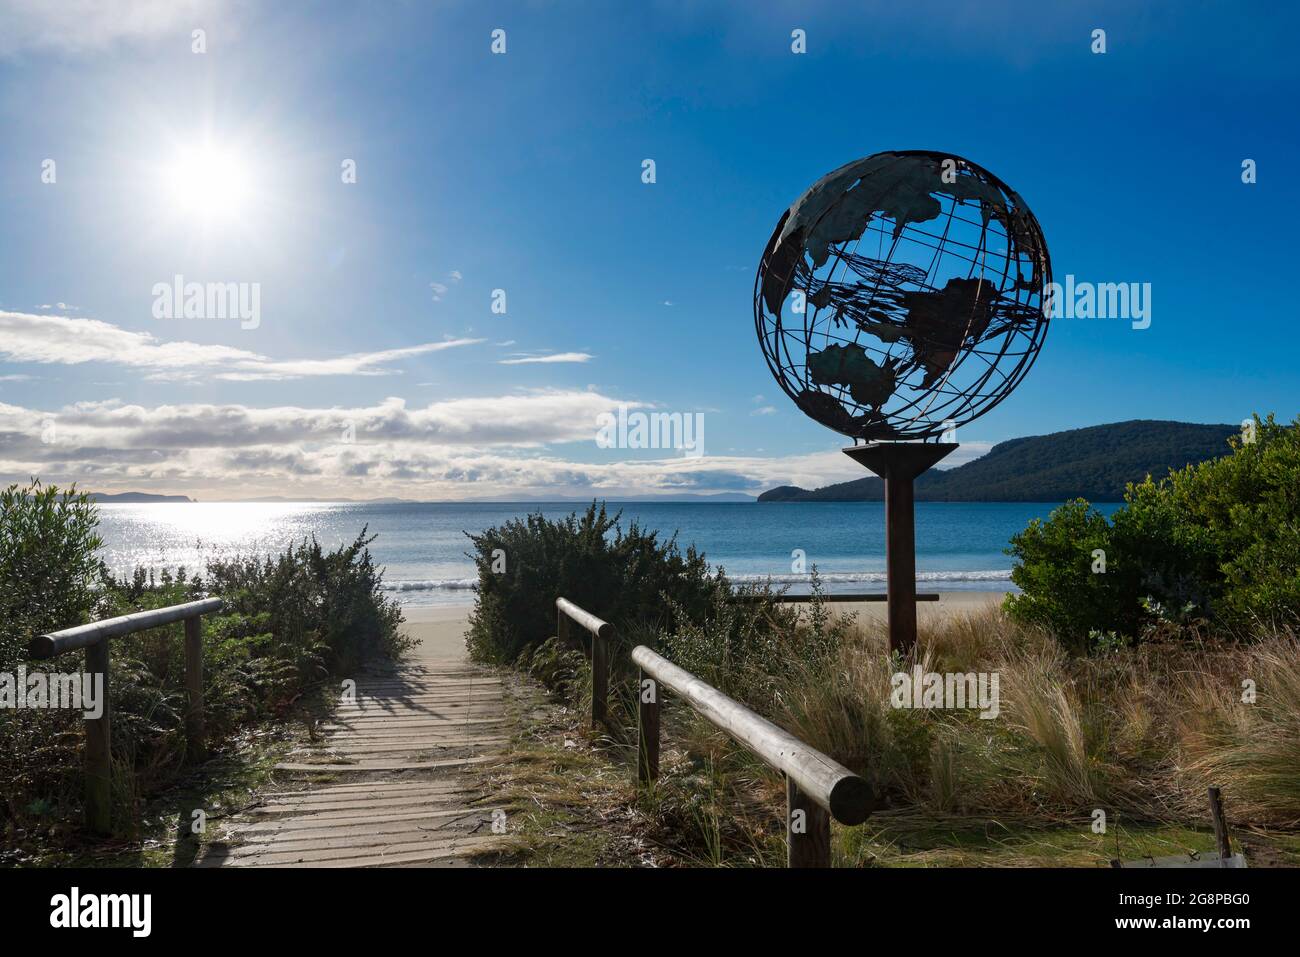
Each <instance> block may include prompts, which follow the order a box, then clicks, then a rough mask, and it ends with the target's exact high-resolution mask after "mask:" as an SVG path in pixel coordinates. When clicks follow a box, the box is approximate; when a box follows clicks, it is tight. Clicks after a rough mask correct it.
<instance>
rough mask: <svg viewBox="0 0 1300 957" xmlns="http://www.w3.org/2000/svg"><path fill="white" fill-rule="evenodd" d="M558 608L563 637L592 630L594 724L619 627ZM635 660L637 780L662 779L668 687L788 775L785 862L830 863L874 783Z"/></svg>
mask: <svg viewBox="0 0 1300 957" xmlns="http://www.w3.org/2000/svg"><path fill="white" fill-rule="evenodd" d="M555 607H556V608H557V609H558V620H557V630H558V631H559V637H560V638H561V640H567V638H568V621H569V620H570V619H571V620H573V621H576V622H578V623H579V624H580V625H582V626H583V627H584V628H586V629H587V631H589V632H590V633H591V636H592V641H591V648H592V701H591V718H592V723H593V724H595V723H596V722H597V720H599V721H601V722H605V721H606V714H607V711H606V703H607V697H608V688H609V684H608V681H609V674H608V667H609V666H608V648H607V639H608V638H609V636H611V635H612V634H613V626H612V625H610V624H609V623H608V622H604V621H601V620H600V619H599V618H597V617H596V616H595V615H593V614H591V613H590V612H588V611H585V610H584V609H582V608H579V607H578V606H577V605H575V604H574V603H573V602H571V601H569V600H568V599H565V598H557V599H556V601H555ZM597 649H599V650H597ZM632 661H633V662H635V663H636V665H637V668H638V669H639V673H638V681H637V689H636V690H637V702H638V706H637V780H638V781H639V782H640V783H641V784H643V785H649V784H651V783H652V782H653V781H655V780H656V779H657V778H658V777H659V743H660V720H659V719H660V709H661V708H662V706H663V700H662V698H663V696H662V694H661V689H662V688H667V689H669V690H670V691H673V692H675V693H676V694H678V695H680V696H681V697H682V698H683V699H684V700H685V701H686V702H687V704H689V705H690V706H691V707H692V708H694V709H695V710H696V711H697V712H698V713H699V714H701V715H702V716H703V717H705V718H707V719H708V720H709V721H711V722H712V723H713V724H714V725H716V726H717V727H719V728H721V729H722V730H723V731H726V732H727V733H728V734H729V735H731V737H732V738H734V739H735V740H736V741H737V742H738V743H739V744H741V745H742V746H744V747H746V748H748V749H749V750H750V751H752V752H753V753H754V754H756V755H757V756H758V757H760V758H762V759H763V760H764V761H765V762H767V764H768V765H770V766H771V767H773V768H775V769H776V770H778V771H780V772H781V773H782V774H783V775H784V776H785V795H786V848H787V850H786V862H787V864H788V865H789V866H790V867H830V865H831V818H832V817H834V818H835V820H837V821H839V822H840V823H841V824H848V825H853V824H861V823H862V822H863V821H865V820H866V819H867V817H868V816H870V814H871V811H872V808H873V807H874V806H875V796H874V794H873V793H872V791H871V787H870V785H868V784H867V782H866V781H864V780H863V779H862V778H860V777H858V776H857V775H856V774H854V773H853V772H852V771H850V770H849V769H848V768H846V767H844V766H843V765H842V764H840V763H839V762H837V761H835V760H834V759H833V758H830V757H828V756H827V755H825V754H822V753H821V752H820V751H818V750H816V749H815V748H812V747H810V746H808V745H806V744H804V743H803V742H802V741H800V740H799V739H798V738H796V737H795V736H794V735H792V734H790V733H789V732H788V731H786V730H785V729H783V728H781V727H778V726H777V725H775V724H773V723H772V722H771V721H768V720H767V719H766V718H763V717H761V716H759V715H757V714H755V713H754V712H753V711H751V710H750V709H749V708H746V707H745V706H744V705H743V704H741V703H740V702H739V701H736V700H734V699H732V698H728V697H727V696H726V695H724V694H723V693H722V692H721V691H719V690H718V689H717V688H714V687H712V686H711V685H709V684H706V683H705V682H704V681H702V680H700V679H699V678H697V677H695V675H693V674H691V673H690V672H689V671H685V670H683V669H681V668H679V667H677V666H676V665H675V664H673V663H672V662H671V661H669V660H668V659H667V658H664V657H663V656H662V655H659V654H656V653H655V652H654V651H651V650H650V649H649V648H647V647H646V646H645V645H637V646H636V648H634V649H633V650H632ZM598 664H599V671H598V670H597V666H598ZM597 688H599V689H600V690H599V694H597V690H596V689H597ZM598 709H599V710H598ZM598 714H599V719H598V718H597V715H598Z"/></svg>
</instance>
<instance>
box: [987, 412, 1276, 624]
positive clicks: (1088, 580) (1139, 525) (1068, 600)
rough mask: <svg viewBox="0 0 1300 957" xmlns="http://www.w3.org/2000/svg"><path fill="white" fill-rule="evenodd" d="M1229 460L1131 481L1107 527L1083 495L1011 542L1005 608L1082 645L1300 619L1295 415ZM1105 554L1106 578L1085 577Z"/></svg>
mask: <svg viewBox="0 0 1300 957" xmlns="http://www.w3.org/2000/svg"><path fill="white" fill-rule="evenodd" d="M1254 431H1255V439H1254V441H1252V442H1243V441H1241V440H1239V439H1231V440H1230V441H1229V446H1230V454H1228V455H1225V456H1223V457H1222V458H1218V459H1212V460H1209V461H1206V462H1202V463H1200V464H1198V465H1192V466H1188V467H1187V468H1185V469H1182V470H1179V471H1176V472H1173V473H1171V474H1170V475H1169V476H1168V477H1167V478H1165V479H1162V480H1161V481H1159V482H1153V481H1152V480H1151V478H1150V477H1148V478H1147V480H1146V481H1145V482H1143V483H1141V484H1137V485H1130V486H1129V487H1128V490H1127V492H1126V494H1125V502H1124V504H1123V505H1122V506H1121V507H1120V508H1119V509H1117V510H1116V511H1115V513H1114V514H1113V515H1112V516H1111V517H1110V520H1109V521H1107V519H1106V518H1105V517H1104V516H1102V515H1101V514H1100V513H1098V512H1096V511H1095V510H1093V509H1091V508H1089V506H1088V504H1087V503H1086V502H1084V501H1082V500H1076V501H1074V502H1068V503H1066V504H1065V505H1063V506H1062V507H1060V508H1058V509H1057V510H1056V511H1054V512H1053V513H1052V514H1051V516H1050V517H1049V518H1048V519H1047V521H1045V522H1044V521H1037V520H1036V521H1034V522H1031V523H1030V525H1029V527H1028V528H1026V529H1025V530H1024V531H1023V532H1021V533H1020V534H1018V535H1016V536H1014V537H1013V538H1012V541H1011V548H1010V549H1009V553H1010V554H1012V555H1014V556H1015V558H1016V559H1017V564H1016V567H1015V568H1014V569H1013V571H1012V575H1011V578H1012V581H1013V582H1015V584H1016V585H1018V586H1019V587H1020V589H1021V590H1022V594H1020V595H1013V596H1009V597H1008V599H1007V607H1008V609H1009V610H1010V611H1011V613H1012V614H1013V615H1015V616H1016V617H1017V618H1019V619H1020V620H1022V621H1028V622H1036V623H1039V624H1043V625H1046V626H1047V627H1049V628H1051V629H1052V630H1053V631H1054V632H1055V633H1056V634H1057V635H1058V636H1059V637H1060V638H1061V639H1062V640H1063V641H1065V642H1066V643H1067V644H1070V645H1073V646H1076V647H1079V648H1086V647H1087V646H1088V644H1089V643H1090V641H1091V639H1090V637H1089V636H1090V635H1093V634H1105V633H1108V632H1118V633H1119V634H1121V635H1125V636H1129V637H1134V638H1137V637H1141V636H1142V635H1143V634H1144V633H1145V632H1147V631H1148V630H1149V629H1151V628H1152V627H1153V626H1155V625H1157V624H1158V623H1159V622H1160V621H1161V620H1171V621H1174V622H1186V621H1189V620H1198V619H1204V620H1207V621H1211V622H1213V623H1215V624H1216V625H1218V626H1221V627H1222V628H1224V629H1226V630H1228V631H1231V632H1235V633H1238V634H1244V633H1246V632H1248V631H1251V630H1254V629H1257V628H1259V627H1261V626H1274V625H1282V624H1288V623H1294V622H1295V620H1296V619H1297V617H1300V419H1297V421H1296V422H1295V423H1293V424H1291V425H1289V426H1284V425H1278V424H1277V423H1276V422H1275V421H1274V420H1273V417H1272V416H1269V417H1268V418H1267V419H1264V420H1261V419H1259V418H1258V417H1256V418H1255V420H1254ZM1094 549H1101V550H1102V551H1104V552H1105V563H1106V565H1105V573H1104V574H1097V573H1094V572H1093V570H1092V565H1093V560H1094V559H1093V550H1094Z"/></svg>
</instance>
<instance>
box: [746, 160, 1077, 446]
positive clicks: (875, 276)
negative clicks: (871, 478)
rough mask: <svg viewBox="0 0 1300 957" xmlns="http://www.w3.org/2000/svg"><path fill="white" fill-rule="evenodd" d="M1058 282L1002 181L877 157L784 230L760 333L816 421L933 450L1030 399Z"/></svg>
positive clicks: (957, 165)
mask: <svg viewBox="0 0 1300 957" xmlns="http://www.w3.org/2000/svg"><path fill="white" fill-rule="evenodd" d="M873 252H874V255H872V253H873ZM1051 281H1052V267H1051V260H1050V258H1049V256H1048V252H1047V243H1046V241H1045V240H1044V239H1043V233H1042V230H1041V228H1040V227H1039V225H1038V221H1037V220H1036V219H1035V218H1034V214H1033V213H1032V212H1030V210H1029V207H1028V206H1027V205H1026V204H1025V202H1024V200H1022V199H1021V198H1020V196H1019V195H1018V194H1017V193H1015V192H1014V191H1013V190H1011V189H1010V188H1009V187H1008V186H1007V185H1006V184H1005V183H1003V182H1002V181H1001V180H1000V179H998V178H997V177H996V176H994V175H993V174H992V173H990V172H988V171H987V170H985V169H983V168H982V167H980V166H977V165H976V164H975V163H972V162H970V161H969V160H965V159H962V158H961V157H958V156H953V155H951V154H947V153H935V152H929V151H924V150H907V151H898V152H886V153H876V154H874V155H872V156H868V157H866V158H865V159H860V160H856V161H854V162H852V163H848V164H846V165H845V166H842V167H840V168H839V169H837V170H835V171H834V172H832V173H828V174H827V175H826V176H823V177H822V178H821V179H820V180H818V181H817V182H816V183H814V184H813V185H812V186H810V187H809V188H808V189H807V191H805V192H804V194H803V195H802V196H800V197H799V198H798V199H797V200H795V202H794V203H793V205H791V206H790V208H789V209H788V210H787V211H786V213H785V215H784V216H782V217H781V220H780V222H778V223H777V225H776V229H775V231H774V232H773V233H772V238H771V239H770V240H769V241H768V244H767V249H766V250H765V251H764V253H763V258H762V260H761V262H760V263H759V267H758V275H757V276H756V277H755V282H754V320H755V327H756V330H757V332H758V339H759V344H760V346H761V347H762V350H763V356H764V358H765V359H766V360H767V364H768V367H769V368H770V369H771V371H772V375H773V376H774V377H775V378H776V380H777V382H778V383H780V385H781V388H782V389H783V390H784V391H785V393H786V394H787V395H789V396H790V397H791V398H792V399H793V400H794V401H795V404H796V405H798V406H799V408H800V409H801V410H802V411H803V412H804V413H805V414H806V415H808V416H810V417H811V418H813V419H815V420H817V421H818V422H820V423H821V424H823V425H825V426H827V427H829V428H831V429H834V430H835V431H837V432H840V433H842V434H844V435H846V436H849V437H851V438H853V439H854V440H855V441H857V440H894V441H899V440H917V439H922V440H923V439H930V438H934V437H936V436H938V435H940V434H941V433H943V432H946V431H948V430H949V429H952V428H955V427H957V426H960V425H963V424H965V423H967V422H970V421H972V420H973V419H975V418H977V417H978V416H981V415H983V414H984V413H985V412H988V411H989V410H990V409H992V408H993V407H994V406H996V405H997V404H998V403H999V402H1001V401H1002V400H1003V399H1005V398H1006V397H1007V395H1009V394H1010V393H1011V391H1012V390H1013V389H1014V388H1015V387H1016V386H1017V385H1019V383H1020V381H1021V380H1022V379H1023V378H1024V376H1025V373H1027V372H1028V371H1029V368H1030V366H1031V365H1033V362H1034V359H1035V358H1036V357H1037V355H1038V350H1039V348H1040V347H1041V345H1042V342H1043V338H1044V337H1045V336H1046V334H1047V324H1048V315H1047V312H1048V306H1049V303H1048V302H1047V289H1048V288H1049V284H1050V283H1051ZM800 298H802V299H803V307H804V308H803V311H802V312H799V311H798V306H799V299H800Z"/></svg>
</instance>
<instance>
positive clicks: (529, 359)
mask: <svg viewBox="0 0 1300 957" xmlns="http://www.w3.org/2000/svg"><path fill="white" fill-rule="evenodd" d="M594 358H596V357H595V356H593V355H592V354H591V353H589V352H555V353H551V354H550V355H545V356H520V357H518V358H515V359H500V360H498V361H499V362H500V364H501V365H503V366H523V365H531V364H533V363H538V362H543V363H550V362H590V361H591V360H592V359H594Z"/></svg>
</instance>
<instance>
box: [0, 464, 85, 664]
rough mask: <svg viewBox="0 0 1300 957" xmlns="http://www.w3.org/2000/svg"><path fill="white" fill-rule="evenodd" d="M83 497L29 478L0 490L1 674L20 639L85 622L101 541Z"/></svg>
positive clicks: (19, 649)
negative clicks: (24, 483) (26, 480)
mask: <svg viewBox="0 0 1300 957" xmlns="http://www.w3.org/2000/svg"><path fill="white" fill-rule="evenodd" d="M98 526H99V518H98V516H97V514H96V511H95V506H94V504H93V503H92V502H91V501H90V499H89V497H88V496H86V495H84V494H78V492H77V491H76V489H75V488H70V489H66V490H60V489H58V488H57V487H55V486H52V485H42V484H41V483H40V482H38V481H35V480H33V481H32V483H31V484H30V485H28V486H26V487H24V486H20V485H10V486H9V487H8V488H6V489H5V490H4V491H3V492H0V670H5V671H11V670H12V669H13V665H14V664H15V662H17V661H18V660H19V659H20V658H22V657H25V655H26V648H27V642H28V641H30V640H31V638H32V636H33V635H38V634H41V633H43V632H46V631H50V630H52V629H56V628H66V627H69V626H71V625H78V624H81V623H82V622H84V621H86V620H88V617H89V615H90V612H91V609H92V608H93V607H94V604H95V597H96V594H95V589H96V585H97V584H98V583H99V580H100V561H99V559H98V557H97V556H96V554H95V553H96V551H97V550H98V549H99V547H100V545H101V544H102V542H101V541H100V538H99V536H98V534H96V528H97V527H98Z"/></svg>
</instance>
